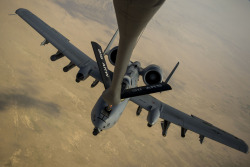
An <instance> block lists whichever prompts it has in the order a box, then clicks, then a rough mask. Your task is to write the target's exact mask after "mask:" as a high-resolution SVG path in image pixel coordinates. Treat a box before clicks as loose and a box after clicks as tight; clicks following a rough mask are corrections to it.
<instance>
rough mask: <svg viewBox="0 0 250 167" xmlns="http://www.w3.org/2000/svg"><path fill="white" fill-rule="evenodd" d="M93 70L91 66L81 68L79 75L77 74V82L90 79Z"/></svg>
mask: <svg viewBox="0 0 250 167" xmlns="http://www.w3.org/2000/svg"><path fill="white" fill-rule="evenodd" d="M90 71H91V69H90V67H89V66H85V67H81V68H80V70H79V71H78V73H77V74H76V82H80V81H84V80H85V79H87V78H88V77H89V73H90Z"/></svg>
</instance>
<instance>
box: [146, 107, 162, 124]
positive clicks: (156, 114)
mask: <svg viewBox="0 0 250 167" xmlns="http://www.w3.org/2000/svg"><path fill="white" fill-rule="evenodd" d="M160 115H161V111H160V108H154V109H152V110H151V111H149V112H148V117H147V121H148V126H149V127H151V126H152V125H154V124H155V123H156V122H157V120H158V119H159V118H160Z"/></svg>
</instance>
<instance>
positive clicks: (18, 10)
mask: <svg viewBox="0 0 250 167" xmlns="http://www.w3.org/2000/svg"><path fill="white" fill-rule="evenodd" d="M23 11H28V10H27V9H24V8H19V9H17V10H16V12H15V13H16V14H18V13H20V12H23Z"/></svg>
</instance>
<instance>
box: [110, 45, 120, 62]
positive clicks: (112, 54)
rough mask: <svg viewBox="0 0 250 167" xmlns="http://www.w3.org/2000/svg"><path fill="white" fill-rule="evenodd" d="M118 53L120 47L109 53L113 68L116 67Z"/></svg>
mask: <svg viewBox="0 0 250 167" xmlns="http://www.w3.org/2000/svg"><path fill="white" fill-rule="evenodd" d="M117 52H118V46H116V47H114V48H113V49H111V50H110V51H109V53H108V57H109V62H110V63H111V64H112V65H113V66H114V65H115V61H116V56H117Z"/></svg>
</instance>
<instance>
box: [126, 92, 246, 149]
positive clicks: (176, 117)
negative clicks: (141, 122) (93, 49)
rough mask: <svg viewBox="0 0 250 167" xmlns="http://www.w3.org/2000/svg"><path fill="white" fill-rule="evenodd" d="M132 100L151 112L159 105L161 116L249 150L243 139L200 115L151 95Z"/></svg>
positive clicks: (228, 144)
mask: <svg viewBox="0 0 250 167" xmlns="http://www.w3.org/2000/svg"><path fill="white" fill-rule="evenodd" d="M130 100H131V101H132V102H134V103H136V104H137V105H139V106H141V107H142V108H144V109H146V110H148V111H149V112H150V111H151V110H152V109H154V108H157V107H159V108H160V111H161V113H160V118H162V119H164V120H166V121H169V122H171V123H174V124H176V125H179V126H181V127H182V128H185V129H187V130H191V131H193V132H195V133H198V134H199V135H200V137H207V138H210V139H212V140H215V141H217V142H219V143H222V144H225V145H227V146H229V147H232V148H234V149H236V150H239V151H241V152H244V153H247V152H248V145H247V144H246V143H245V142H244V141H243V140H241V139H239V138H237V137H235V136H233V135H231V134H229V133H227V132H225V131H223V130H221V129H219V128H217V127H215V126H213V125H212V124H210V123H208V122H206V121H204V120H202V119H200V118H198V117H195V116H193V115H191V116H190V115H187V114H185V113H183V112H181V111H179V110H177V109H175V108H173V107H171V106H169V105H167V104H165V103H163V102H161V101H159V100H157V99H156V98H154V97H152V96H150V95H144V96H138V97H132V98H130ZM201 143H202V142H201Z"/></svg>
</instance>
